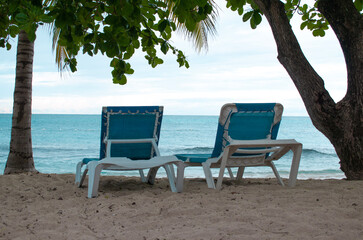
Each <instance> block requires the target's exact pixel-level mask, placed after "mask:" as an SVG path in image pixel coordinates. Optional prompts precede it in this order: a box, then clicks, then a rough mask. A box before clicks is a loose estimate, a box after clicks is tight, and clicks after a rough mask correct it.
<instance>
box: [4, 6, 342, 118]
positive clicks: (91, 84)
mask: <svg viewBox="0 0 363 240" xmlns="http://www.w3.org/2000/svg"><path fill="white" fill-rule="evenodd" d="M217 3H218V5H219V6H220V11H219V19H218V22H217V31H218V35H217V36H216V37H215V38H211V39H210V41H209V51H208V52H206V53H205V52H202V53H201V54H198V53H196V52H195V51H194V48H193V46H192V43H191V42H188V41H187V40H185V39H184V37H183V35H181V34H175V35H174V37H173V43H174V45H175V46H176V47H177V48H179V49H181V50H183V51H184V53H185V55H186V56H187V58H188V60H189V64H190V68H189V69H186V68H184V67H183V68H179V67H178V63H177V62H176V61H175V59H176V58H175V57H174V56H173V55H167V56H164V55H162V58H163V59H164V64H163V65H159V66H158V67H156V68H155V69H153V68H151V67H150V66H149V65H148V64H147V61H146V60H145V58H144V54H143V53H142V52H141V51H139V52H137V54H136V55H134V57H133V59H132V61H131V64H132V67H133V69H134V70H135V73H134V74H133V75H131V76H128V83H127V84H126V85H124V86H121V85H115V84H113V83H112V77H111V68H110V67H109V62H110V60H109V59H108V58H107V57H105V56H102V55H100V56H96V57H89V56H88V55H80V56H79V57H78V58H77V60H78V71H77V72H76V73H73V74H65V75H66V76H63V78H61V77H60V75H59V73H58V70H57V67H56V64H55V63H54V55H53V53H52V50H51V38H50V36H49V33H48V30H47V29H40V30H39V31H38V36H37V39H36V42H35V56H34V74H33V113H71V114H99V113H100V112H101V107H102V106H111V105H112V106H121V105H128V106H132V105H163V106H164V109H165V114H168V115H175V114H177V115H180V114H182V115H218V114H219V110H220V108H221V106H222V105H223V104H224V103H227V102H280V103H282V104H283V105H284V107H285V112H284V115H287V116H306V115H307V113H306V110H305V107H304V105H303V102H302V100H301V98H300V95H299V93H298V92H297V90H296V88H295V86H294V85H293V83H292V81H291V79H290V78H289V76H288V74H287V73H286V71H285V69H284V68H283V67H282V65H281V64H280V63H279V62H278V60H277V51H276V45H275V41H274V39H273V36H272V33H271V30H270V28H269V26H268V24H267V21H266V19H263V21H262V24H261V25H260V26H259V27H258V28H257V29H256V30H252V29H251V28H250V26H249V23H244V22H242V18H241V17H240V16H239V15H238V14H237V13H236V12H232V11H231V10H230V9H227V8H225V3H224V0H217ZM298 18H299V17H297V18H296V19H295V20H294V21H293V23H292V24H293V28H294V29H295V34H296V35H297V37H298V39H299V41H300V45H301V48H302V49H303V51H304V54H305V56H307V58H308V60H309V62H310V63H311V64H312V65H313V67H314V68H315V69H316V71H317V72H318V73H319V74H320V76H321V77H322V78H323V79H324V80H325V85H326V88H327V89H328V91H329V92H330V94H331V95H332V97H333V98H334V100H335V101H339V100H340V99H341V98H342V97H343V96H344V94H345V91H346V69H345V63H344V58H343V54H342V52H341V49H340V45H339V43H338V41H337V39H336V37H335V35H334V33H333V31H332V30H329V32H328V33H327V35H326V36H325V37H324V38H315V37H313V36H312V34H311V32H310V31H307V30H304V31H300V29H299V22H300V21H299V20H300V19H298ZM0 56H1V57H0V113H11V112H12V104H13V91H14V81H15V62H16V40H14V42H13V48H12V50H11V51H6V50H5V49H0Z"/></svg>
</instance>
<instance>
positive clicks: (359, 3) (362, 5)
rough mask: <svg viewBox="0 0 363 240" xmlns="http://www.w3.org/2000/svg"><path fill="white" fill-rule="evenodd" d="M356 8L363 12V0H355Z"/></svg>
mask: <svg viewBox="0 0 363 240" xmlns="http://www.w3.org/2000/svg"><path fill="white" fill-rule="evenodd" d="M354 6H355V8H356V9H357V10H358V11H359V12H361V11H362V10H363V0H354Z"/></svg>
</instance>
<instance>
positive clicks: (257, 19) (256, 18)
mask: <svg viewBox="0 0 363 240" xmlns="http://www.w3.org/2000/svg"><path fill="white" fill-rule="evenodd" d="M251 20H253V21H254V22H255V24H256V26H257V25H259V24H260V23H261V21H262V17H261V15H260V13H259V12H258V11H255V12H254V13H253V15H252V19H251Z"/></svg>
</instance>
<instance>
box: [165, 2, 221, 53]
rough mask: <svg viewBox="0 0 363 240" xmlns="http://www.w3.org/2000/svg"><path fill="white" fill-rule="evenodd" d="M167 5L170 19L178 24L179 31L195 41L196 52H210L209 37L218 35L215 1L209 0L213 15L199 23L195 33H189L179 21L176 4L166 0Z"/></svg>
mask: <svg viewBox="0 0 363 240" xmlns="http://www.w3.org/2000/svg"><path fill="white" fill-rule="evenodd" d="M164 2H165V3H166V4H167V8H168V11H169V14H170V16H169V17H170V19H171V20H172V21H173V22H175V23H176V25H177V28H178V30H179V31H180V32H181V33H183V34H184V36H185V37H186V38H188V39H189V40H191V41H193V44H194V47H195V50H196V51H197V52H200V51H201V50H202V49H203V48H204V49H205V50H206V51H207V50H208V36H209V35H211V36H215V35H217V29H216V21H217V18H218V9H219V7H218V5H217V4H216V3H215V2H214V1H213V0H208V2H209V3H210V4H211V5H212V7H213V10H212V13H211V14H209V15H208V16H207V18H206V19H205V20H203V21H201V22H199V23H197V25H196V26H195V28H194V31H192V32H191V31H189V30H188V29H187V28H186V26H185V24H184V23H180V22H179V21H178V18H177V16H176V15H175V14H174V12H173V8H174V6H175V3H174V2H173V1H171V0H164Z"/></svg>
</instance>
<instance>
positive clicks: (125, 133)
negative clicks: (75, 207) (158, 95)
mask: <svg viewBox="0 0 363 240" xmlns="http://www.w3.org/2000/svg"><path fill="white" fill-rule="evenodd" d="M162 116H163V107H159V106H145V107H103V109H102V120H101V146H100V156H99V158H84V159H83V160H82V161H80V162H79V163H78V164H77V168H76V181H75V182H76V184H77V185H78V186H79V187H81V186H82V183H83V181H84V179H85V177H86V174H87V172H88V173H89V177H88V197H89V198H92V197H96V196H97V194H98V187H99V181H100V174H101V171H102V170H117V171H125V170H139V173H140V176H141V179H142V181H143V182H149V183H151V184H153V183H154V179H155V175H156V172H157V170H158V168H159V167H164V168H165V171H166V173H167V176H168V178H169V183H170V188H171V190H172V191H173V192H177V189H176V185H175V177H174V175H175V174H174V170H173V167H172V166H171V165H172V164H175V165H178V164H179V165H180V164H181V163H182V162H181V161H180V160H178V159H177V158H176V157H175V156H164V157H162V156H160V153H159V150H158V142H159V136H160V127H161V121H162ZM84 165H86V168H85V170H84V171H83V173H82V167H83V166H84ZM143 169H150V170H149V173H148V177H147V179H146V178H145V176H144V172H143Z"/></svg>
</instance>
